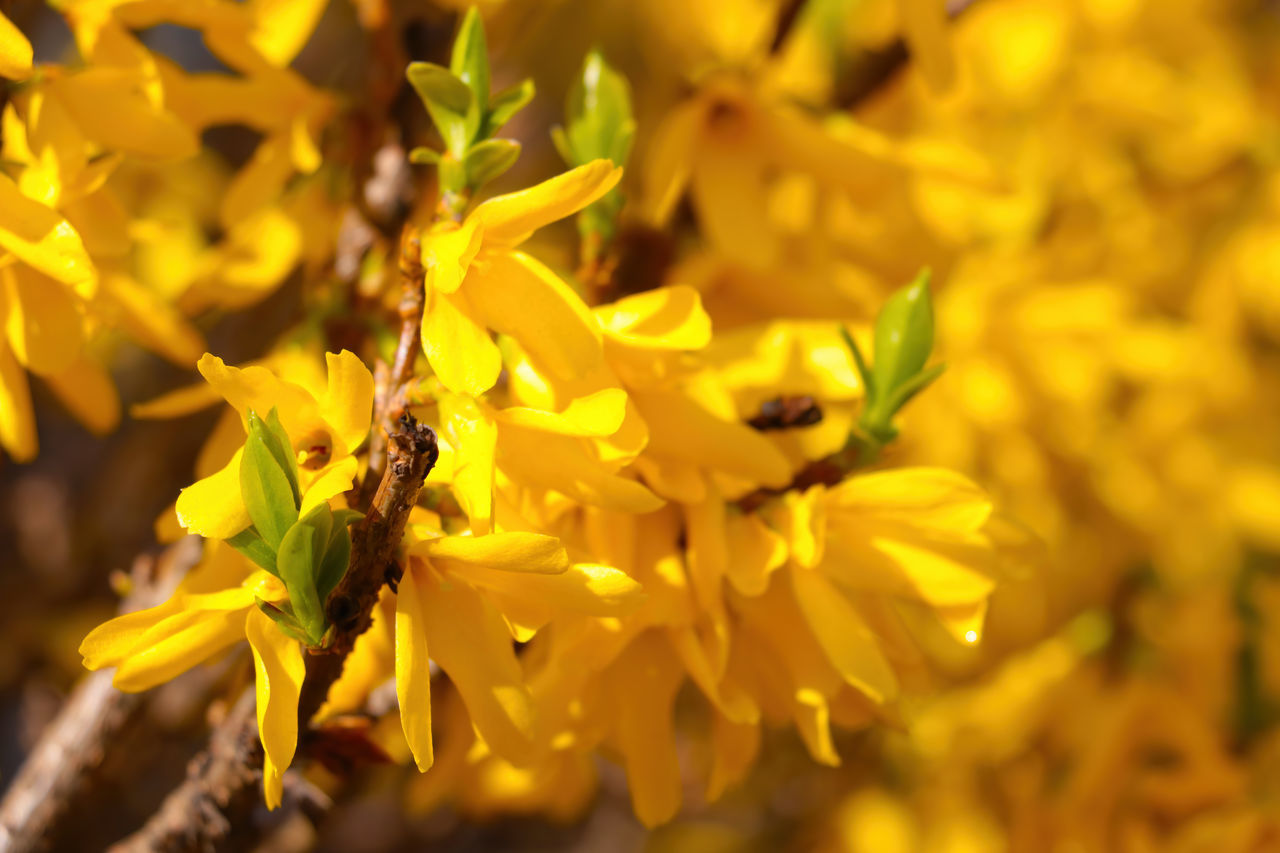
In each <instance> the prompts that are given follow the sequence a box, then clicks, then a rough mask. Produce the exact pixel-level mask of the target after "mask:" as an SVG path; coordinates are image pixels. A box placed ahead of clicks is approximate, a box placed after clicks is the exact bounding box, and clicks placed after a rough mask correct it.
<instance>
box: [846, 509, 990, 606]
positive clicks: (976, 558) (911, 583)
mask: <svg viewBox="0 0 1280 853" xmlns="http://www.w3.org/2000/svg"><path fill="white" fill-rule="evenodd" d="M994 562H995V554H994V552H993V551H992V550H991V549H990V548H989V547H986V546H984V545H977V544H969V543H964V542H955V541H949V540H945V539H938V538H935V537H928V536H924V535H921V534H920V533H919V532H917V531H912V530H911V529H909V528H908V529H904V528H903V527H902V526H900V525H881V526H877V525H874V524H867V525H861V524H858V523H854V522H850V521H848V520H845V519H841V520H839V521H838V522H837V520H836V519H834V518H833V519H831V520H830V533H829V535H828V537H827V548H826V556H825V558H824V559H823V561H822V568H823V570H824V571H826V572H827V573H828V574H829V575H830V576H831V577H832V578H833V579H835V580H836V581H838V582H839V583H840V584H841V585H843V586H845V587H846V588H848V589H853V590H860V591H869V592H882V593H886V594H889V595H896V596H900V597H903V598H908V599H914V600H917V601H923V602H925V603H927V604H931V605H933V606H935V607H956V606H961V605H972V604H977V603H978V602H980V601H983V600H984V599H986V598H987V597H988V596H989V595H991V592H992V590H993V589H995V581H994V580H992V578H991V576H990V575H989V574H988V573H987V572H988V571H991V570H992V569H993V567H994Z"/></svg>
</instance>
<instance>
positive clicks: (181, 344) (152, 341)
mask: <svg viewBox="0 0 1280 853" xmlns="http://www.w3.org/2000/svg"><path fill="white" fill-rule="evenodd" d="M102 284H103V291H104V292H105V293H106V294H108V296H109V297H110V298H111V299H112V300H113V301H114V302H115V304H116V305H117V306H118V307H119V309H120V312H119V316H118V318H117V320H118V322H119V323H120V325H121V326H122V327H123V328H124V330H125V331H127V332H128V333H129V334H130V335H131V336H132V337H133V338H134V340H136V341H137V342H138V343H140V344H142V345H143V346H145V347H147V348H148V349H150V350H152V351H153V352H156V353H158V354H159V355H162V356H164V357H165V358H167V359H169V360H170V361H172V362H173V363H174V364H176V365H178V366H179V367H187V368H189V367H191V366H192V365H193V364H195V363H196V360H197V359H199V358H200V354H201V353H202V352H204V338H203V336H201V334H200V333H199V332H198V331H196V329H195V327H194V326H192V325H191V324H190V323H188V322H187V320H186V318H185V317H183V316H182V315H181V314H179V313H178V312H177V311H175V310H174V309H173V308H172V307H171V306H170V305H169V304H168V303H166V302H165V301H164V300H162V299H160V298H159V296H158V295H157V294H155V293H154V292H152V291H151V290H149V289H148V288H146V287H144V286H143V285H141V284H139V283H138V282H136V281H134V280H133V279H132V278H130V277H129V276H126V275H121V274H119V273H113V274H111V275H107V276H104V278H103V282H102Z"/></svg>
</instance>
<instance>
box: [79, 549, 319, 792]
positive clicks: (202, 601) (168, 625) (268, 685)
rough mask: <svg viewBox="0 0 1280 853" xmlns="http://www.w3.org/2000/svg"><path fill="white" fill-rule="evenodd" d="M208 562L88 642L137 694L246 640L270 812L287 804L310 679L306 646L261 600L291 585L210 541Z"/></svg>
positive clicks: (89, 650) (100, 662)
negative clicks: (162, 597)
mask: <svg viewBox="0 0 1280 853" xmlns="http://www.w3.org/2000/svg"><path fill="white" fill-rule="evenodd" d="M207 547H208V549H209V552H208V556H207V557H206V558H205V559H204V561H203V562H202V563H201V565H200V566H198V567H197V568H195V569H194V570H192V572H191V574H189V575H188V576H187V577H186V578H185V579H184V580H183V582H182V583H181V584H180V585H179V587H178V589H177V591H176V592H175V593H174V594H173V596H172V597H171V598H170V599H169V600H168V601H166V602H165V603H163V604H161V605H158V606H156V607H152V608H150V609H147V610H140V611H137V612H134V613H127V614H125V615H123V616H118V617H116V618H115V619H112V620H110V621H108V622H105V623H103V624H102V625H99V626H98V627H97V628H95V629H93V631H91V632H90V633H89V635H88V636H87V637H85V639H84V642H83V643H81V644H80V654H81V655H83V656H84V665H85V666H86V667H88V668H89V669H102V668H103V667H108V666H114V667H116V673H115V676H114V677H113V679H112V683H113V684H115V686H116V687H118V688H120V689H121V690H126V691H129V692H137V691H141V690H147V689H150V688H151V687H154V686H156V685H157V684H161V683H163V682H165V681H168V680H170V679H172V678H174V677H176V676H178V675H180V674H181V673H183V672H185V671H187V670H188V669H190V668H191V667H193V666H196V665H197V664H199V663H202V662H203V661H205V660H208V659H209V658H210V657H212V656H213V655H215V654H217V653H218V652H221V651H223V650H224V649H226V648H228V647H229V646H231V645H233V644H234V643H236V642H238V641H240V640H241V639H248V641H249V645H250V647H251V648H252V650H253V659H254V666H255V670H256V673H257V679H256V685H257V714H258V731H259V735H260V737H261V738H262V746H263V751H264V752H265V753H266V759H265V762H264V767H263V790H264V793H265V796H266V801H267V807H268V808H275V807H276V806H278V805H279V804H280V800H281V794H282V791H283V783H282V777H283V774H284V771H285V769H286V768H288V766H289V763H290V762H291V761H292V760H293V753H294V749H295V747H296V745H297V739H298V695H299V691H300V690H301V687H302V679H303V676H304V675H305V666H304V661H303V657H302V647H301V645H300V644H299V643H298V642H297V641H296V640H293V639H290V638H289V637H287V636H285V634H284V633H283V632H282V631H280V629H279V628H277V627H276V625H275V623H274V622H273V621H272V620H271V618H270V617H268V616H266V615H265V614H264V613H263V612H262V611H261V610H260V609H259V608H258V606H257V604H256V600H257V599H261V600H263V601H266V602H269V603H278V602H281V601H283V600H285V599H286V597H287V596H286V593H285V589H284V584H282V583H281V582H280V580H279V579H277V578H275V577H273V576H272V575H271V574H269V573H268V572H265V571H263V570H261V569H258V570H254V568H253V567H252V566H251V565H250V564H249V562H248V561H247V560H246V559H245V558H244V557H242V556H241V555H240V554H238V553H237V552H235V551H234V550H233V549H231V548H230V547H229V546H226V545H224V544H222V543H220V542H209V543H207Z"/></svg>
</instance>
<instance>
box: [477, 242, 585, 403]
mask: <svg viewBox="0 0 1280 853" xmlns="http://www.w3.org/2000/svg"><path fill="white" fill-rule="evenodd" d="M464 290H465V292H466V294H467V298H468V299H469V300H470V303H471V305H472V306H473V307H474V308H475V310H476V312H477V316H478V317H481V318H483V320H484V323H485V324H487V325H488V326H489V328H491V329H495V330H496V331H499V332H501V333H503V334H504V335H510V336H511V337H513V338H515V339H516V340H517V341H519V342H520V345H521V346H522V347H524V350H525V352H527V353H528V354H529V357H530V358H531V359H532V360H533V361H534V362H535V363H536V364H538V365H539V366H541V367H544V368H546V369H547V370H549V371H550V372H551V373H553V374H555V375H556V376H558V377H560V378H562V379H577V378H581V377H583V376H587V375H589V374H590V373H591V372H592V371H594V370H595V369H596V368H597V367H599V366H600V361H601V358H602V355H601V344H600V340H601V335H600V325H599V323H597V322H596V318H595V317H594V316H593V315H592V314H591V312H590V311H589V310H588V309H587V306H586V304H585V303H583V301H582V298H581V297H579V296H578V294H576V293H574V291H573V288H571V287H569V285H567V284H565V283H564V282H563V281H561V280H560V278H559V276H557V275H556V274H555V273H553V272H552V271H551V270H549V269H548V268H547V267H546V266H545V265H543V264H542V262H541V261H538V260H537V259H535V258H533V257H531V256H529V255H526V254H525V253H523V252H501V253H496V254H493V255H490V256H489V257H488V259H487V263H485V264H484V265H483V266H481V265H477V266H476V267H475V268H473V270H472V272H471V275H470V276H468V277H467V284H466V287H465V289H464Z"/></svg>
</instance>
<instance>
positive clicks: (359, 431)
mask: <svg viewBox="0 0 1280 853" xmlns="http://www.w3.org/2000/svg"><path fill="white" fill-rule="evenodd" d="M324 360H325V363H326V364H328V366H329V387H328V388H327V389H326V390H325V394H324V397H323V398H322V399H321V400H320V415H321V417H323V418H324V420H325V422H326V423H328V424H329V425H330V426H331V427H333V429H334V431H335V432H336V434H337V437H338V438H339V439H341V440H342V442H343V444H345V445H346V449H347V452H348V453H352V452H354V451H355V449H356V448H357V447H359V446H360V443H361V442H362V441H364V439H365V436H367V435H368V434H369V421H370V420H371V419H372V418H373V374H372V373H370V372H369V368H367V367H365V366H364V362H362V361H361V360H360V359H359V358H357V357H356V356H355V354H354V353H350V352H347V351H346V350H343V351H342V352H340V353H337V354H336V355H335V354H334V353H331V352H327V353H325V355H324Z"/></svg>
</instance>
